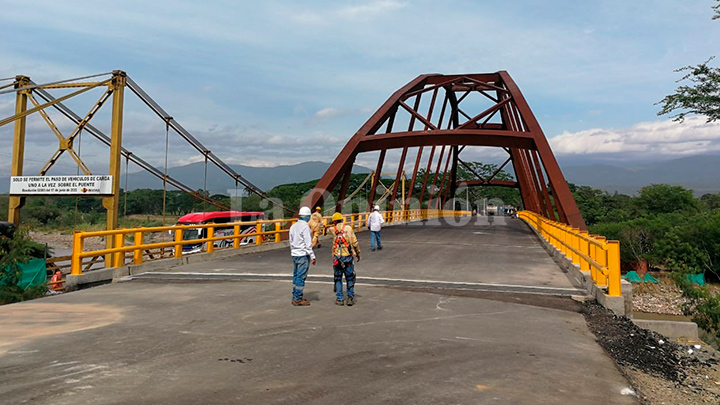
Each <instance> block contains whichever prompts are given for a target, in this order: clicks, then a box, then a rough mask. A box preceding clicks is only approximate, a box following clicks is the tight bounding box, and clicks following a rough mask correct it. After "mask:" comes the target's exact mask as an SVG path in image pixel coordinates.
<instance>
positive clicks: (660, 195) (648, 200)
mask: <svg viewBox="0 0 720 405" xmlns="http://www.w3.org/2000/svg"><path fill="white" fill-rule="evenodd" d="M637 204H638V205H639V207H640V208H641V210H642V211H644V212H645V213H646V214H650V215H657V214H663V213H669V212H685V213H695V212H697V210H698V204H697V202H696V200H695V198H694V197H693V194H692V190H688V189H686V188H684V187H682V186H670V185H668V184H652V185H649V186H645V187H643V188H642V189H640V198H638V200H637Z"/></svg>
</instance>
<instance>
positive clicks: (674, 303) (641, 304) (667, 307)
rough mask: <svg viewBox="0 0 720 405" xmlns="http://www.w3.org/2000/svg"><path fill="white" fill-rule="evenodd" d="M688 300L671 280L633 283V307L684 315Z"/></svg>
mask: <svg viewBox="0 0 720 405" xmlns="http://www.w3.org/2000/svg"><path fill="white" fill-rule="evenodd" d="M687 302H688V300H687V299H686V298H685V297H683V295H682V292H681V291H680V289H679V288H678V287H677V286H676V285H675V284H672V282H671V281H661V282H660V283H658V284H635V285H633V308H634V309H635V310H636V311H639V312H646V313H650V314H665V315H683V311H682V307H683V305H685V304H687Z"/></svg>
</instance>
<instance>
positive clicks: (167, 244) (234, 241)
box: [70, 209, 470, 276]
mask: <svg viewBox="0 0 720 405" xmlns="http://www.w3.org/2000/svg"><path fill="white" fill-rule="evenodd" d="M381 214H382V215H383V217H384V218H385V222H386V223H390V224H392V223H397V222H407V221H414V220H421V219H431V218H438V217H457V216H465V215H469V214H470V212H468V211H449V210H427V209H423V210H420V209H416V210H397V211H384V212H381ZM369 215H370V213H369V212H362V213H354V214H343V219H344V222H345V223H346V224H348V225H351V226H352V227H353V229H359V228H363V227H365V226H367V219H368V216H369ZM331 218H332V217H330V216H326V217H323V229H322V233H323V234H324V232H325V229H326V228H328V227H330V226H331ZM296 221H297V218H288V219H273V220H257V221H241V222H232V223H223V224H217V223H211V224H198V225H173V226H158V227H138V228H130V229H116V230H111V231H95V232H83V231H75V233H74V235H73V250H72V255H71V257H70V274H72V275H78V276H79V275H82V274H83V268H85V270H87V269H88V266H87V264H86V263H88V262H90V263H95V262H97V261H99V260H100V259H101V258H104V259H105V263H109V264H110V265H109V266H106V267H121V266H124V265H125V264H126V263H125V262H126V260H127V259H128V257H127V256H130V259H131V261H132V264H142V263H143V262H145V261H148V260H155V259H161V258H164V257H168V255H165V254H164V252H165V251H166V249H167V251H168V252H169V253H170V255H169V257H175V258H181V257H183V249H182V247H183V246H184V245H198V244H201V245H202V250H203V251H204V252H207V253H212V252H214V251H216V250H222V249H238V248H240V247H241V246H246V245H262V244H266V243H279V242H281V241H282V240H283V236H282V235H283V234H287V233H288V232H289V231H290V226H291V225H292V224H293V223H295V222H296ZM243 226H254V232H247V231H244V232H241V227H243ZM216 228H222V229H225V230H229V229H230V228H232V234H229V233H228V234H224V235H220V236H217V235H216V233H215V230H216ZM201 229H207V231H206V232H205V235H206V236H205V237H199V238H192V239H185V238H184V237H183V232H184V231H186V230H195V231H197V230H201ZM251 229H252V228H251ZM151 234H156V235H157V234H160V235H162V237H164V238H167V237H168V235H172V236H171V239H172V240H169V241H160V242H148V243H146V239H147V236H148V235H151ZM90 238H105V240H108V239H109V240H111V241H112V248H104V249H99V250H88V251H86V250H85V245H86V244H85V242H86V240H88V239H90ZM241 241H242V242H241ZM128 242H129V244H126V243H128ZM216 243H217V244H216ZM130 254H131V255H130ZM186 254H187V253H186Z"/></svg>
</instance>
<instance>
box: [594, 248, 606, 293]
mask: <svg viewBox="0 0 720 405" xmlns="http://www.w3.org/2000/svg"><path fill="white" fill-rule="evenodd" d="M598 241H599V242H600V243H602V245H601V247H599V248H597V250H596V251H597V255H598V263H599V264H600V269H601V270H600V271H598V272H597V273H596V279H595V284H597V285H598V286H604V285H607V277H606V275H605V272H606V271H607V265H608V256H607V253H608V244H607V242H606V239H605V238H604V237H602V236H601V237H598Z"/></svg>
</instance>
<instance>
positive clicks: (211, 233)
mask: <svg viewBox="0 0 720 405" xmlns="http://www.w3.org/2000/svg"><path fill="white" fill-rule="evenodd" d="M205 229H207V236H206V237H205V239H206V246H207V248H206V249H205V251H206V252H208V253H213V252H215V241H213V240H212V238H214V237H215V227H214V226H210V227H207V228H205Z"/></svg>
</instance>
